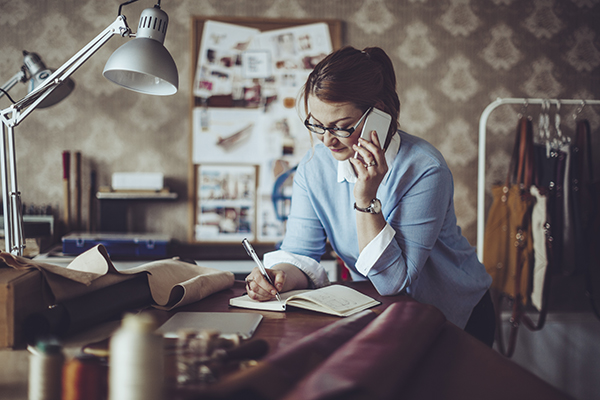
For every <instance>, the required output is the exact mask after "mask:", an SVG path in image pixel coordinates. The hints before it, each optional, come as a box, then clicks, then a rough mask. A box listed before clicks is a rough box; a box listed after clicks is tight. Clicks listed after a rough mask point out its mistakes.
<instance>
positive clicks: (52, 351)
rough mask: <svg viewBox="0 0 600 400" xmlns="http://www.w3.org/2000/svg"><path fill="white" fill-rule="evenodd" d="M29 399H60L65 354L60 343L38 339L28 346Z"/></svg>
mask: <svg viewBox="0 0 600 400" xmlns="http://www.w3.org/2000/svg"><path fill="white" fill-rule="evenodd" d="M28 350H29V351H30V353H31V354H30V355H29V400H60V397H61V386H62V369H63V364H64V362H65V356H64V354H63V351H62V347H61V346H60V344H58V343H56V342H53V341H39V342H38V343H37V344H36V346H35V347H33V346H29V347H28Z"/></svg>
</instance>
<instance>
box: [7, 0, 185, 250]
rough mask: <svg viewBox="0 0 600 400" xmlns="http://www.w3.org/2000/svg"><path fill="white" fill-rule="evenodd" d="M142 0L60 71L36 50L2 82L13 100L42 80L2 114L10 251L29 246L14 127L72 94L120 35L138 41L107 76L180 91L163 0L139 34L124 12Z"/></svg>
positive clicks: (136, 86) (140, 87)
mask: <svg viewBox="0 0 600 400" xmlns="http://www.w3.org/2000/svg"><path fill="white" fill-rule="evenodd" d="M136 1H138V0H130V1H127V2H125V3H123V4H121V5H120V6H119V12H118V16H117V19H116V20H115V21H114V22H113V23H112V24H110V25H109V26H108V27H107V28H106V29H104V31H102V32H101V33H100V34H99V35H98V36H96V37H95V38H94V39H93V40H92V41H91V42H89V43H88V44H87V45H86V46H85V47H83V48H82V49H81V50H80V51H79V52H78V53H77V54H75V55H74V56H73V57H71V58H70V59H69V60H68V61H67V62H66V63H64V64H63V65H62V66H61V67H60V68H58V69H57V70H56V71H55V72H51V71H49V70H47V69H46V68H45V66H44V65H43V63H42V62H41V60H40V58H39V56H37V55H36V54H34V53H26V54H25V53H24V55H25V65H24V66H23V68H21V71H19V72H18V73H17V74H15V76H13V77H12V78H11V79H10V80H9V81H8V82H7V83H5V84H4V85H3V86H2V90H1V91H0V97H2V95H4V94H6V95H7V97H9V98H10V96H8V91H9V90H10V89H11V88H12V87H14V86H15V85H16V84H17V83H18V82H19V81H26V80H27V79H28V78H27V74H28V73H29V74H30V75H31V79H32V80H34V79H35V78H36V76H38V75H39V76H38V78H39V79H37V80H35V82H31V83H30V88H31V91H30V92H29V93H28V94H27V95H26V96H25V97H23V98H22V99H21V100H18V101H16V102H15V101H12V99H11V102H12V103H13V104H12V105H11V106H10V107H8V108H6V109H4V110H2V112H1V114H0V118H1V119H2V140H1V141H0V150H1V151H0V169H1V173H2V198H3V211H4V238H5V248H6V251H7V252H10V253H12V254H14V255H19V256H20V255H22V254H23V249H24V248H25V240H24V235H23V215H22V211H21V193H20V192H19V191H18V190H17V167H16V156H15V142H14V134H15V129H14V128H15V127H16V126H17V125H19V124H20V123H21V122H22V121H23V120H24V119H25V118H26V117H27V116H28V115H29V114H31V113H32V112H33V110H34V109H36V108H38V107H40V108H42V107H48V106H50V105H52V104H55V103H56V102H58V101H60V100H62V99H63V98H64V97H65V96H66V95H68V94H69V93H70V91H71V90H72V89H73V87H74V83H73V82H72V81H71V80H70V79H69V76H71V75H72V74H73V73H74V72H75V71H76V70H77V69H78V68H79V67H81V65H82V64H83V63H85V62H86V61H87V60H88V59H89V58H90V57H91V56H93V55H94V53H95V52H96V51H98V49H100V48H101V47H102V46H103V45H104V44H105V43H106V42H108V40H109V39H111V38H112V37H113V36H114V35H120V36H123V37H125V36H127V37H135V40H132V41H129V42H127V43H125V44H124V45H123V46H121V47H120V48H118V49H117V50H116V51H115V52H114V53H113V54H112V55H111V57H110V58H109V59H108V61H107V63H106V66H105V67H104V72H103V75H104V76H105V77H106V78H107V79H109V80H111V81H113V82H114V83H116V84H118V85H121V86H123V87H125V88H127V89H130V90H133V91H136V92H140V93H147V94H153V95H158V96H166V95H171V94H174V93H176V92H177V88H178V85H179V78H178V74H177V66H176V65H175V62H174V61H173V58H172V57H171V55H170V54H169V52H168V51H167V50H166V49H165V47H164V46H163V43H164V40H165V34H166V32H167V25H168V21H169V17H168V16H167V14H166V13H165V12H164V11H162V10H161V9H160V0H158V3H157V4H156V5H155V6H154V8H147V9H145V10H144V11H142V14H141V16H140V23H139V26H138V32H137V34H133V33H132V32H131V29H130V28H129V26H128V25H127V21H126V18H125V16H124V15H122V14H121V8H122V7H123V6H124V5H127V4H131V3H134V2H136ZM42 72H43V73H42ZM48 74H49V75H48ZM36 83H37V86H35V84H36Z"/></svg>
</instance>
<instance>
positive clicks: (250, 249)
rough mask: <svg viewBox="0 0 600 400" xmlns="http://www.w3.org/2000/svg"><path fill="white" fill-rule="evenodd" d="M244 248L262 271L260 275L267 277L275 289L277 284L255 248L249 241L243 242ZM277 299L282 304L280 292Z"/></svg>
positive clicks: (276, 295) (276, 294)
mask: <svg viewBox="0 0 600 400" xmlns="http://www.w3.org/2000/svg"><path fill="white" fill-rule="evenodd" d="M242 246H244V249H246V252H247V253H248V255H249V256H250V257H252V259H254V262H255V263H256V265H258V268H259V269H260V273H261V274H262V275H263V276H264V277H265V279H266V280H267V282H269V283H270V284H271V285H272V286H273V287H275V284H274V283H273V281H272V280H271V277H270V276H269V274H267V270H266V268H265V266H264V265H263V263H262V262H261V261H260V258H258V256H257V255H256V251H254V248H253V247H252V245H251V244H250V242H248V239H244V240H242ZM275 290H277V288H275ZM275 297H277V300H279V302H280V303H281V296H280V295H279V291H277V293H275Z"/></svg>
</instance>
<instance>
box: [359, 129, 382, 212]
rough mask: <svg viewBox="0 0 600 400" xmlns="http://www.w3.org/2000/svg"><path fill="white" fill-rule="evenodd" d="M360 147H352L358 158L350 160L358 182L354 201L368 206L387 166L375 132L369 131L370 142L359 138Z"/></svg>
mask: <svg viewBox="0 0 600 400" xmlns="http://www.w3.org/2000/svg"><path fill="white" fill-rule="evenodd" d="M359 144H360V146H357V145H354V147H353V149H354V151H357V152H358V154H359V155H360V158H354V157H352V158H350V162H351V163H352V165H353V166H354V171H356V175H357V177H358V181H357V182H356V184H355V185H354V199H355V201H356V203H357V204H359V205H368V204H369V203H370V202H371V200H373V199H374V198H375V197H377V189H378V188H379V185H380V184H381V181H382V180H383V177H384V176H385V174H386V173H387V170H388V166H387V163H386V161H385V153H384V151H383V149H382V148H381V147H382V144H381V143H379V138H378V137H377V133H376V132H375V131H371V141H368V140H365V139H362V138H360V139H359Z"/></svg>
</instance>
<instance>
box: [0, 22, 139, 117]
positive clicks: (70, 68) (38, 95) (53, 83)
mask: <svg viewBox="0 0 600 400" xmlns="http://www.w3.org/2000/svg"><path fill="white" fill-rule="evenodd" d="M117 34H118V35H121V36H129V35H130V34H131V29H130V28H129V26H128V25H127V21H126V19H125V16H124V15H119V16H118V17H117V19H116V20H115V21H114V22H113V23H112V24H110V25H109V26H108V27H106V28H105V29H104V30H103V31H102V32H101V33H100V34H99V35H98V36H96V37H95V38H94V39H92V40H91V41H90V42H89V43H88V44H87V45H86V46H85V47H83V48H82V49H81V50H79V52H77V53H76V54H75V55H74V56H73V57H71V58H70V59H69V60H68V61H67V62H65V63H64V64H63V65H62V66H60V67H59V68H58V69H57V70H56V71H55V72H54V73H53V74H52V75H50V76H49V77H48V79H46V81H45V83H44V84H42V85H40V86H39V87H37V88H36V89H34V90H33V91H31V92H30V93H29V94H27V95H26V96H25V97H23V98H22V99H21V100H19V101H17V102H15V104H13V105H12V106H10V107H9V108H7V109H5V110H3V111H2V119H3V120H4V123H5V124H7V125H8V126H12V127H15V126H17V125H19V124H20V123H21V121H23V120H24V119H25V118H26V117H27V116H28V115H29V114H31V113H32V112H33V110H35V108H36V107H37V106H38V105H39V104H40V103H41V102H42V101H43V100H44V99H45V98H46V97H48V96H49V95H50V93H52V92H53V91H54V89H56V88H57V87H58V86H59V85H60V84H61V83H63V82H64V81H65V80H66V79H67V78H69V77H70V76H71V75H72V74H73V73H74V72H75V71H77V69H79V67H81V66H82V65H83V64H84V63H85V62H86V61H87V60H89V59H90V57H92V56H93V55H94V53H96V51H98V50H99V49H100V48H101V47H102V46H104V45H105V44H106V42H108V41H109V40H110V39H111V38H112V37H113V36H114V35H117ZM21 110H23V111H21Z"/></svg>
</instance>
